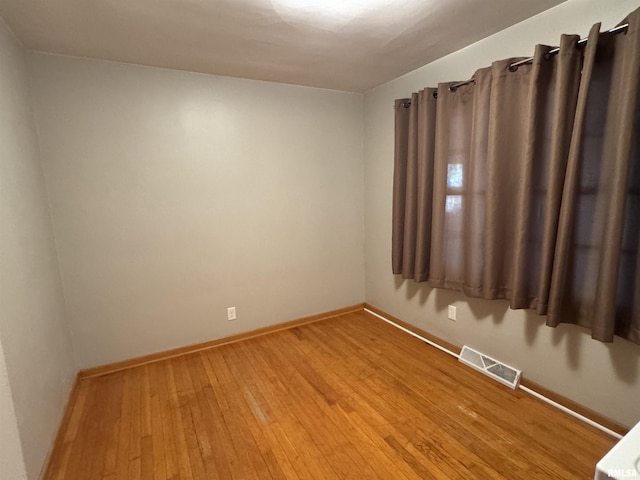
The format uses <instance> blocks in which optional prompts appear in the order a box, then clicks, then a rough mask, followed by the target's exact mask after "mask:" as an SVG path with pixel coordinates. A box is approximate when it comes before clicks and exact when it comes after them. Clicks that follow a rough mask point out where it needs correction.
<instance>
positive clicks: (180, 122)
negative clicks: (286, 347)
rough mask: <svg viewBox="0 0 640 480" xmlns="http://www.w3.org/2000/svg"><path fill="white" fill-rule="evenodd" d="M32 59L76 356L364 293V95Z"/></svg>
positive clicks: (100, 357) (241, 324) (94, 356)
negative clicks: (229, 313) (231, 317)
mask: <svg viewBox="0 0 640 480" xmlns="http://www.w3.org/2000/svg"><path fill="white" fill-rule="evenodd" d="M31 64H32V74H33V82H34V94H35V98H36V111H37V119H38V126H39V131H40V140H41V148H42V152H43V163H44V167H45V176H46V179H47V184H48V188H49V193H50V200H51V206H52V215H53V219H54V226H55V227H54V228H55V232H56V239H57V245H58V252H59V259H60V266H61V272H62V279H63V284H64V286H65V293H66V297H67V304H68V314H69V319H70V322H71V329H72V333H73V337H74V340H75V343H74V345H75V351H76V354H77V360H78V363H79V365H80V366H81V367H90V366H94V365H99V364H104V363H106V362H113V361H118V360H122V359H126V358H130V357H134V356H138V355H143V354H147V353H152V352H157V351H161V350H164V349H168V348H172V347H177V346H182V345H187V344H191V343H194V342H200V341H205V340H210V339H214V338H218V337H223V336H227V335H231V334H234V333H238V332H243V331H247V330H251V329H255V328H258V327H262V326H266V325H269V324H274V323H279V322H283V321H287V320H291V319H295V318H299V317H303V316H307V315H311V314H315V313H319V312H324V311H329V310H333V309H337V308H341V307H345V306H348V305H353V304H356V303H360V302H362V301H363V299H364V255H363V249H364V248H363V245H364V240H363V228H364V225H363V198H364V194H363V182H362V179H363V176H364V173H363V157H362V155H363V152H362V121H361V118H362V96H361V95H356V94H346V93H339V92H334V91H328V90H320V89H313V88H302V87H295V86H289V85H282V84H274V83H268V82H259V81H251V80H242V79H234V78H226V77H217V76H211V75H202V74H194V73H187V72H181V71H172V70H166V69H159V68H148V67H139V66H132V65H125V64H118V63H111V62H103V61H94V60H86V59H78V58H70V57H62V56H54V55H43V54H34V55H32V58H31ZM228 306H235V307H237V315H238V319H237V320H236V321H233V322H229V321H227V319H226V308H227V307H228Z"/></svg>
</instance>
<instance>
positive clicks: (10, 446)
mask: <svg viewBox="0 0 640 480" xmlns="http://www.w3.org/2000/svg"><path fill="white" fill-rule="evenodd" d="M0 472H2V478H3V479H4V480H23V479H26V478H27V473H26V470H25V467H24V459H23V458H22V448H21V447H20V434H19V433H18V424H17V423H16V412H15V409H14V407H13V399H12V398H11V386H10V385H9V377H8V376H7V369H6V365H5V362H4V352H3V351H2V342H0Z"/></svg>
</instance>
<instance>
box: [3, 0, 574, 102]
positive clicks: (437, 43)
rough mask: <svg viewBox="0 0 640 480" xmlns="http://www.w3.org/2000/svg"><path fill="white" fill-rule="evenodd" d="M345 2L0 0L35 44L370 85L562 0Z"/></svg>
mask: <svg viewBox="0 0 640 480" xmlns="http://www.w3.org/2000/svg"><path fill="white" fill-rule="evenodd" d="M348 1H349V0H315V1H312V0H0V16H2V17H3V18H4V20H5V22H6V23H7V24H8V25H9V26H10V28H11V29H12V30H13V31H14V33H15V34H16V35H17V36H18V38H20V40H21V41H22V42H23V43H24V45H25V46H26V47H27V48H29V49H32V50H37V51H43V52H51V53H59V54H66V55H75V56H81V57H92V58H101V59H105V60H114V61H119V62H127V63H137V64H141V65H150V66H157V67H168V68H174V69H180V70H189V71H193V72H202V73H213V74H218V75H228V76H233V77H243V78H252V79H259V80H269V81H275V82H283V83H292V84H299V85H309V86H315V87H323V88H331V89H336V90H344V91H353V92H365V91H367V90H369V89H371V88H373V87H376V86H378V85H381V84H383V83H385V82H387V81H389V80H392V79H394V78H396V77H398V76H400V75H402V74H404V73H407V72H409V71H411V70H414V69H415V68H417V67H419V66H422V65H425V64H427V63H429V62H431V61H433V60H435V59H437V58H440V57H442V56H444V55H446V54H448V53H451V52H454V51H456V50H458V49H460V48H462V47H464V46H467V45H469V44H471V43H473V42H475V41H477V40H480V39H481V38H484V37H486V36H488V35H491V34H492V33H495V32H498V31H500V30H502V29H504V28H506V27H508V26H510V25H513V24H515V23H517V22H519V21H521V20H524V19H526V18H528V17H530V16H533V15H535V14H537V13H539V12H541V11H544V10H546V9H548V8H551V7H553V6H554V5H557V4H559V3H562V1H564V0H351V1H352V2H353V5H354V6H353V7H348V4H347V3H346V2H348ZM296 2H297V5H298V6H295V5H294V4H295V3H296ZM314 3H315V4H316V5H318V4H322V5H323V6H325V7H328V8H329V9H330V10H329V11H328V12H322V11H320V10H319V7H318V6H316V7H313V4H314ZM305 5H306V6H307V7H308V9H305V8H303V7H304V6H305ZM347 7H348V8H347ZM532 48H533V45H532ZM525 53H526V52H525Z"/></svg>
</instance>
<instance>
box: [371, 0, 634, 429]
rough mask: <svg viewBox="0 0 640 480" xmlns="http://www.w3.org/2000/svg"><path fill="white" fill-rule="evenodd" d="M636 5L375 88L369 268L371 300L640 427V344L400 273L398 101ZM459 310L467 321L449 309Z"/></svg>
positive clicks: (597, 9) (545, 19)
mask: <svg viewBox="0 0 640 480" xmlns="http://www.w3.org/2000/svg"><path fill="white" fill-rule="evenodd" d="M637 7H638V2H637V0H633V1H631V0H624V1H623V0H619V1H616V2H611V1H605V0H572V1H569V2H567V3H564V4H562V5H560V6H558V7H556V8H554V9H551V10H549V11H547V12H544V13H542V14H540V15H538V16H536V17H533V18H531V19H529V20H527V21H525V22H522V23H520V24H518V25H515V26H513V27H511V28H509V29H507V30H504V31H502V32H500V33H498V34H496V35H493V36H491V37H489V38H487V39H485V40H482V41H480V42H478V43H476V44H474V45H472V46H470V47H468V48H465V49H463V50H460V51H458V52H456V53H454V54H451V55H449V56H447V57H445V58H443V59H440V60H438V61H436V62H433V63H431V64H429V65H427V66H425V67H422V68H420V69H418V70H415V71H414V72H411V73H409V74H407V75H405V76H403V77H400V78H398V79H396V80H394V81H392V82H390V83H388V84H386V85H383V86H381V87H379V88H377V89H374V90H372V91H370V92H368V93H367V94H366V95H365V100H364V128H365V140H364V141H365V239H366V244H365V262H366V281H365V285H366V299H367V302H368V303H370V304H371V305H373V306H376V307H378V308H380V309H382V310H384V311H386V312H388V313H390V314H392V315H394V316H396V317H399V318H401V319H403V320H406V321H408V322H410V323H412V324H414V325H417V326H419V327H421V328H423V329H424V330H427V331H429V332H432V333H433V334H435V335H437V336H439V337H441V338H443V339H445V340H448V341H450V342H452V343H455V344H458V345H463V344H468V345H470V346H472V347H476V348H478V349H480V350H481V351H484V352H486V353H488V354H491V355H493V356H495V357H496V358H498V359H501V360H503V361H505V362H506V363H509V364H512V365H514V366H516V367H519V368H521V369H522V370H523V374H524V375H525V376H526V377H527V378H529V379H531V380H533V381H535V382H538V383H541V384H543V385H544V386H546V387H548V388H550V389H552V390H554V391H556V392H559V393H561V394H563V395H565V396H567V397H569V398H572V399H574V400H575V401H577V402H580V403H582V404H583V405H586V406H588V407H591V408H592V409H595V410H597V411H598V412H601V413H602V414H604V415H606V416H608V417H610V418H612V419H614V420H617V421H619V422H621V423H623V424H626V425H632V424H634V423H636V422H638V421H640V402H638V401H637V399H638V398H640V347H638V346H636V345H633V344H631V343H629V342H626V341H623V340H621V339H616V341H615V343H614V344H612V345H607V344H603V343H599V342H597V341H594V340H591V338H590V336H589V335H588V334H587V333H586V332H585V331H584V330H581V329H580V328H578V327H569V326H560V327H558V328H557V329H552V328H547V327H545V326H544V319H543V318H540V317H537V316H535V315H533V314H531V313H530V312H526V311H512V310H509V309H508V306H507V303H506V302H501V301H494V302H487V301H481V300H468V299H467V298H466V297H464V296H463V295H462V294H458V293H455V292H449V291H445V290H431V289H429V288H428V287H426V286H424V285H421V284H416V283H414V282H412V281H401V280H400V279H399V278H398V277H394V276H393V275H392V274H391V193H392V190H391V189H392V177H393V109H392V106H393V101H394V99H396V98H403V97H406V96H408V95H409V94H410V93H411V92H413V91H417V90H419V89H421V88H423V87H425V86H435V85H436V84H437V82H439V81H450V80H465V79H467V78H469V77H470V76H471V75H472V74H473V72H474V70H475V69H477V68H479V67H483V66H487V65H489V64H490V63H491V62H492V61H493V60H498V59H501V58H507V57H510V56H521V55H524V56H526V55H530V54H531V53H532V52H533V47H534V45H535V44H536V43H544V42H547V43H549V44H552V45H556V44H558V40H559V36H560V34H561V33H579V34H582V35H583V36H584V35H586V34H587V32H588V30H589V27H591V25H592V24H593V23H596V22H597V21H602V22H603V26H604V27H607V28H610V27H612V26H614V25H615V24H616V23H617V22H618V21H620V20H622V18H624V16H625V15H626V14H627V13H629V12H631V11H632V10H634V9H635V8H637ZM450 303H453V304H454V305H456V306H457V307H458V321H457V322H455V323H454V322H451V321H450V320H447V311H446V307H447V305H448V304H450Z"/></svg>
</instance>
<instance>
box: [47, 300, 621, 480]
mask: <svg viewBox="0 0 640 480" xmlns="http://www.w3.org/2000/svg"><path fill="white" fill-rule="evenodd" d="M63 434H64V437H63V442H61V443H60V444H59V448H58V449H57V451H54V452H53V456H52V465H51V468H50V469H49V470H48V472H49V475H48V476H47V477H46V478H47V480H48V479H73V480H92V479H100V480H115V479H162V480H165V479H167V480H176V479H272V478H273V479H305V480H306V479H358V480H361V479H383V480H390V479H393V480H395V479H447V480H448V479H483V480H484V479H510V480H513V479H554V480H557V479H588V478H592V477H593V472H594V468H595V463H596V462H597V461H598V460H599V459H600V458H601V457H602V456H603V455H604V454H605V453H606V451H607V450H608V449H609V448H611V447H612V446H613V444H614V443H615V440H614V439H612V438H611V437H608V436H607V435H605V434H603V433H601V432H599V431H598V430H596V429H594V428H592V427H589V426H587V425H585V424H583V423H580V422H578V421H577V420H575V419H573V418H572V417H569V416H567V415H566V414H564V413H562V412H560V411H558V410H555V409H553V408H552V407H549V406H548V405H546V404H544V403H542V402H540V401H538V400H536V399H534V398H533V397H530V396H528V395H526V394H524V393H523V392H521V391H515V392H514V391H511V390H509V389H508V388H505V387H503V386H501V385H499V384H498V383H497V382H494V381H492V380H490V379H487V378H486V377H484V376H483V375H481V374H479V373H477V372H475V371H473V370H471V369H470V368H468V367H465V366H463V365H461V364H459V363H458V362H457V361H456V360H455V359H454V358H452V357H449V356H448V355H446V354H444V353H442V352H439V351H438V350H436V349H434V348H432V347H429V346H427V345H425V344H424V343H422V342H420V341H419V340H417V339H415V338H413V337H411V336H409V335H407V334H405V333H403V332H401V331H399V330H397V329H395V328H393V327H392V326H390V325H387V324H386V323H384V322H382V321H380V320H378V319H376V318H375V317H373V316H371V315H369V314H367V313H365V312H358V313H352V314H347V315H343V316H340V317H337V318H333V319H330V320H325V321H321V322H317V323H312V324H308V325H304V326H300V327H296V328H293V329H291V330H285V331H280V332H276V333H272V334H269V335H265V336H262V337H257V338H252V339H249V340H244V341H242V342H238V343H234V344H228V345H223V346H220V347H214V348H211V349H209V350H206V351H201V352H196V353H192V354H188V355H185V356H181V357H177V358H172V359H168V360H164V361H159V362H156V363H150V364H147V365H143V366H139V367H133V368H129V369H126V370H122V371H119V372H116V373H111V374H107V375H103V376H98V377H93V378H87V379H84V380H82V381H81V383H80V385H79V389H78V392H77V397H76V401H75V405H74V406H73V408H72V410H71V416H70V421H69V423H68V425H67V429H66V431H65V432H63Z"/></svg>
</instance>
